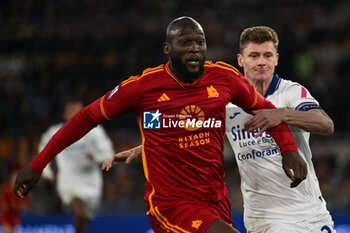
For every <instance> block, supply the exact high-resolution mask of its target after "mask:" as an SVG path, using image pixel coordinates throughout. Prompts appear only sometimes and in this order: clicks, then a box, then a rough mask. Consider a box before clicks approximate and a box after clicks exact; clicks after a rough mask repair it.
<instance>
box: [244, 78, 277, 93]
mask: <svg viewBox="0 0 350 233" xmlns="http://www.w3.org/2000/svg"><path fill="white" fill-rule="evenodd" d="M248 80H249V82H250V83H251V84H253V86H254V87H255V89H256V91H257V92H259V93H260V94H261V95H262V96H264V95H265V93H266V92H267V90H268V89H269V87H270V85H271V82H272V79H268V80H253V79H249V78H248Z"/></svg>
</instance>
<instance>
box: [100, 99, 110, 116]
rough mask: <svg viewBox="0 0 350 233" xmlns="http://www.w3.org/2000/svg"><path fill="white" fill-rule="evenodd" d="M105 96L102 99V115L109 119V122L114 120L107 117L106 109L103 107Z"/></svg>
mask: <svg viewBox="0 0 350 233" xmlns="http://www.w3.org/2000/svg"><path fill="white" fill-rule="evenodd" d="M105 97H106V96H105V95H104V96H103V97H102V99H101V101H100V109H101V112H102V115H103V116H104V117H105V118H106V119H107V120H109V121H110V120H112V119H111V118H110V117H109V116H108V115H107V113H106V112H105V109H104V107H103V101H104V99H105Z"/></svg>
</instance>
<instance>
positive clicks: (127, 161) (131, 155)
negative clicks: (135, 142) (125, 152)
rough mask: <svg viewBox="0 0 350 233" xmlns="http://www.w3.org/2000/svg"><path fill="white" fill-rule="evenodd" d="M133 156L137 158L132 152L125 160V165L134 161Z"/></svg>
mask: <svg viewBox="0 0 350 233" xmlns="http://www.w3.org/2000/svg"><path fill="white" fill-rule="evenodd" d="M135 156H137V155H136V152H135V151H134V150H133V151H132V153H131V154H130V156H129V157H128V158H127V159H126V161H125V163H126V164H129V163H131V162H132V161H133V160H134V159H135Z"/></svg>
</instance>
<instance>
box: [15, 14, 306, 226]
mask: <svg viewBox="0 0 350 233" xmlns="http://www.w3.org/2000/svg"><path fill="white" fill-rule="evenodd" d="M163 49H164V53H165V54H166V55H168V58H169V61H168V62H167V63H166V64H162V65H160V66H158V67H156V68H150V69H146V70H144V71H143V73H142V74H141V75H137V76H131V77H130V78H129V79H127V80H125V81H123V82H121V83H120V84H119V85H118V86H117V87H116V88H115V89H114V90H112V91H110V92H108V93H107V94H106V95H104V96H103V97H101V98H100V99H98V100H96V101H95V102H93V103H92V104H90V105H89V106H87V107H85V108H83V109H82V110H81V111H80V112H78V113H77V114H76V115H75V116H74V117H73V118H71V119H70V120H69V121H68V122H67V123H66V124H65V125H64V126H63V127H62V128H61V129H60V130H59V131H58V132H57V133H56V134H55V135H54V136H53V137H52V139H51V140H50V142H49V143H48V144H47V146H46V147H45V148H44V149H43V151H41V152H40V153H39V154H38V155H37V156H36V157H35V158H34V159H33V161H32V162H31V163H30V164H29V166H26V167H24V168H23V169H22V170H21V171H20V172H19V173H18V176H17V180H16V184H15V187H14V192H15V194H16V195H17V196H18V197H23V196H25V195H26V194H27V193H28V192H29V191H30V190H31V189H32V188H33V187H34V186H35V184H36V182H37V181H38V179H39V178H40V174H41V171H42V170H43V168H44V167H45V166H46V164H47V163H48V162H49V161H50V160H51V159H52V158H53V157H54V156H56V154H57V153H59V152H60V151H61V150H63V149H64V148H66V147H67V146H68V145H70V144H71V143H73V142H75V141H76V140H78V139H80V138H81V137H83V136H84V135H85V134H86V133H87V132H89V131H90V130H91V129H92V128H93V127H95V126H96V125H97V124H100V123H103V122H105V121H108V120H112V119H114V118H116V117H118V116H120V115H122V114H124V113H127V112H135V113H136V116H137V119H138V122H139V127H140V131H141V135H142V161H143V168H144V174H145V177H146V185H145V201H146V205H147V210H148V212H147V214H148V216H149V220H150V223H151V226H152V228H153V230H154V231H155V232H156V233H158V232H160V233H163V232H164V233H165V232H174V233H175V232H181V233H183V232H186V233H188V232H200V233H204V232H206V233H217V232H220V233H233V232H238V231H237V230H236V229H234V228H233V222H232V219H231V214H230V204H229V202H228V199H227V196H226V194H227V189H226V187H225V183H224V166H223V163H224V161H223V138H224V135H225V106H226V104H227V103H229V102H232V103H234V104H236V105H238V106H240V107H241V108H243V109H244V110H245V111H247V112H249V113H250V112H251V111H252V110H255V109H261V108H274V105H272V104H271V103H270V102H268V101H267V100H266V99H264V98H263V97H262V96H261V95H260V94H258V93H257V92H256V91H255V89H254V87H253V86H252V85H251V84H249V82H248V81H247V80H246V79H245V78H244V77H243V76H242V74H240V73H239V72H238V71H237V70H236V69H235V68H234V67H232V66H230V65H228V64H226V63H223V62H217V63H212V62H210V61H205V55H206V51H207V47H206V40H205V34H204V31H203V29H202V27H201V25H200V24H199V23H198V22H196V21H195V20H193V19H192V18H190V17H180V18H177V19H175V20H174V21H172V22H171V23H170V24H169V26H168V28H167V30H166V41H165V43H164V45H163ZM269 133H270V135H272V136H273V137H274V138H275V140H276V142H277V143H278V145H279V147H280V150H281V153H282V154H283V156H284V162H285V163H284V166H283V167H284V169H285V172H286V174H287V175H288V176H289V177H290V178H291V179H292V185H298V184H299V183H300V182H301V181H302V180H303V179H305V177H306V173H307V172H306V164H305V162H304V161H303V160H302V159H301V157H300V156H299V154H298V152H297V151H298V150H297V147H296V145H295V142H294V139H293V136H292V135H291V133H290V131H289V130H288V127H287V126H286V125H284V124H281V125H278V126H276V127H275V128H273V129H271V130H269ZM291 170H292V171H291Z"/></svg>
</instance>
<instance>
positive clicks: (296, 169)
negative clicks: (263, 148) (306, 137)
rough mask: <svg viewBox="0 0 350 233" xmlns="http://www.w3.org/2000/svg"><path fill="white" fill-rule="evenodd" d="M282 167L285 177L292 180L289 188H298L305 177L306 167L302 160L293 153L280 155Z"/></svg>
mask: <svg viewBox="0 0 350 233" xmlns="http://www.w3.org/2000/svg"><path fill="white" fill-rule="evenodd" d="M282 157H283V158H282V166H283V169H284V172H285V173H286V175H287V176H288V177H289V178H290V179H291V180H292V182H291V183H290V187H291V188H293V187H296V186H298V185H299V184H300V183H301V182H302V181H303V180H304V179H306V175H307V165H306V162H305V161H304V160H303V158H302V157H301V156H300V155H299V154H298V153H297V152H295V151H286V152H284V153H283V154H282Z"/></svg>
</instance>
